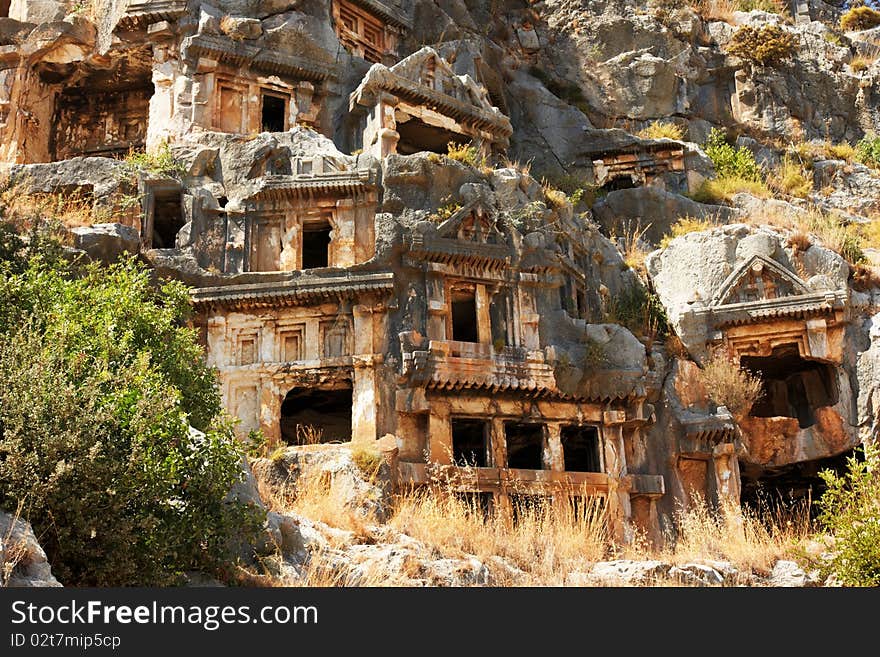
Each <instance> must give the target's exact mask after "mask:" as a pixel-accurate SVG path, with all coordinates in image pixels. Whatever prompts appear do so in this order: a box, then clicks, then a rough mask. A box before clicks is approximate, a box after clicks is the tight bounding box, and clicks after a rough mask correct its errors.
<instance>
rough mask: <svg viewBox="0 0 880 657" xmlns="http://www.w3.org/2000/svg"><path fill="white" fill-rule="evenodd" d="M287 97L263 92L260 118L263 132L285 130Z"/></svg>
mask: <svg viewBox="0 0 880 657" xmlns="http://www.w3.org/2000/svg"><path fill="white" fill-rule="evenodd" d="M286 114H287V99H286V98H284V97H283V96H276V95H273V94H267V93H264V94H263V105H262V110H261V117H260V120H261V122H262V126H263V132H284V131H285V130H286V129H287V126H286V123H287V122H286V120H285V119H286Z"/></svg>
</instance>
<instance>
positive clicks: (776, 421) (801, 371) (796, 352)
mask: <svg viewBox="0 0 880 657" xmlns="http://www.w3.org/2000/svg"><path fill="white" fill-rule="evenodd" d="M847 300H848V294H847V291H846V290H845V289H834V288H830V289H829V288H828V287H825V286H819V285H817V286H814V287H813V288H811V287H810V286H808V285H807V284H806V283H805V282H804V281H803V280H801V279H800V278H799V277H798V276H797V274H796V273H795V272H794V271H792V270H791V269H789V268H788V267H786V266H785V265H783V264H781V263H780V262H778V261H777V260H774V259H772V258H769V257H767V256H764V255H760V254H754V255H752V256H751V257H749V258H747V259H745V260H744V261H743V262H742V263H740V264H739V266H738V267H736V269H735V270H734V271H733V272H732V273H731V274H730V275H729V277H728V278H727V280H726V281H725V282H724V284H723V285H722V286H721V288H720V290H719V291H718V292H717V294H716V295H715V296H714V297H713V299H712V300H711V302H710V304H709V305H708V307H706V308H704V309H702V310H700V311H698V312H697V313H696V316H697V318H698V319H699V320H700V321H705V322H706V329H707V331H708V333H707V334H708V336H709V341H708V346H709V348H710V350H711V351H712V352H713V353H722V354H726V355H727V356H728V357H730V358H732V359H733V360H734V361H735V362H737V363H739V364H740V365H741V366H742V367H743V368H745V369H747V370H749V371H750V372H752V373H753V374H754V375H756V376H758V377H759V378H760V379H761V381H762V383H763V390H762V394H761V397H760V398H759V399H758V401H757V402H756V403H755V404H754V405H753V406H752V407H751V410H750V411H749V413H748V415H747V416H745V417H740V418H737V424H738V427H739V432H740V434H739V437H740V439H741V441H742V446H741V449H740V450H738V460H739V469H740V471H741V473H740V474H741V476H742V480H743V484H744V486H751V487H753V486H755V485H757V484H762V485H764V486H765V487H766V486H770V487H771V488H772V477H773V476H776V475H779V474H780V473H784V471H785V470H786V468H789V467H791V466H796V467H801V465H802V464H803V463H806V462H814V461H820V460H822V459H826V458H829V457H834V456H836V455H839V454H841V453H843V452H846V451H848V450H851V449H852V448H853V447H855V446H856V445H857V444H858V443H859V436H858V431H857V427H856V426H855V424H856V423H855V421H854V418H855V409H854V408H853V394H852V391H851V389H850V382H849V376H848V374H847V373H846V371H845V370H844V368H843V367H842V363H843V360H844V338H845V333H846V325H847V323H848V321H849V316H848V311H847Z"/></svg>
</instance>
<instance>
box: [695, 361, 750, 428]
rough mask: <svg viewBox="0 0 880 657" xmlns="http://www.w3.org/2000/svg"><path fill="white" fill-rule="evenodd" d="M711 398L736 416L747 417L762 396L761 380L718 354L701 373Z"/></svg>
mask: <svg viewBox="0 0 880 657" xmlns="http://www.w3.org/2000/svg"><path fill="white" fill-rule="evenodd" d="M701 378H702V381H703V385H704V386H706V392H708V393H709V397H710V398H711V399H712V400H713V401H715V403H717V404H718V405H720V406H726V407H727V409H728V410H729V411H730V412H731V413H733V414H734V415H745V414H746V413H748V412H749V409H750V408H751V407H752V404H754V403H755V402H756V401H758V399H759V398H760V396H761V392H762V389H763V384H762V383H761V379H760V378H759V377H757V376H754V375H753V374H750V373H749V372H747V371H745V370H743V369H742V368H741V367H740V366H739V363H737V362H736V361H733V360H731V359H730V358H728V357H727V356H726V355H724V354H716V355H715V356H713V357H712V359H711V360H710V361H709V362H708V363H706V366H705V367H704V368H703V370H702V373H701Z"/></svg>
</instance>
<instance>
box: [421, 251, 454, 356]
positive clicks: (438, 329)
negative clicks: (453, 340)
mask: <svg viewBox="0 0 880 657" xmlns="http://www.w3.org/2000/svg"><path fill="white" fill-rule="evenodd" d="M430 266H433V265H429V267H430ZM425 278H426V281H425V283H426V287H427V290H426V291H427V296H428V325H427V327H426V329H427V332H428V339H429V340H446V339H447V335H446V315H447V313H448V312H449V311H448V309H447V307H446V284H445V280H444V278H443V274H442V273H441V272H439V271H437V272H434V271H428V273H427V274H426V276H425Z"/></svg>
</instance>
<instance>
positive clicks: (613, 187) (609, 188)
mask: <svg viewBox="0 0 880 657" xmlns="http://www.w3.org/2000/svg"><path fill="white" fill-rule="evenodd" d="M635 187H638V185H636V181H635V180H633V178H632V176H617V177H616V178H612V179H611V180H609V181H608V182H607V183H605V184H604V185H602V191H604V192H605V193H608V192H616V191H617V190H619V189H633V188H635Z"/></svg>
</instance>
